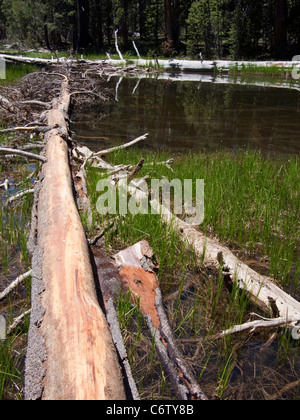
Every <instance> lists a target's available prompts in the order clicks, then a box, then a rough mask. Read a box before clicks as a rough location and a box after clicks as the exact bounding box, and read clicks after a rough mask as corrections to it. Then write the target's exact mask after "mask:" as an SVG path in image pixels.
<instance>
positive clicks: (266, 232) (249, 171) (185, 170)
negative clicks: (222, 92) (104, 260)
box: [89, 150, 300, 287]
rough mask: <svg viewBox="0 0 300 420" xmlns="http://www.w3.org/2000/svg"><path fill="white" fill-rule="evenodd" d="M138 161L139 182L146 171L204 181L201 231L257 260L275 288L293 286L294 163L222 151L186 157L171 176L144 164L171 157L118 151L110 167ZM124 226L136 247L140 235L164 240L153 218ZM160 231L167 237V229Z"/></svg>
mask: <svg viewBox="0 0 300 420" xmlns="http://www.w3.org/2000/svg"><path fill="white" fill-rule="evenodd" d="M141 156H146V162H145V169H143V171H142V172H141V173H140V176H141V177H142V176H144V175H145V174H146V173H147V172H149V171H151V177H153V178H161V176H166V177H167V178H168V179H169V180H171V179H175V178H176V179H177V178H178V179H180V180H182V182H183V181H184V179H193V180H196V179H204V181H205V220H204V223H203V224H202V225H201V226H200V228H201V230H203V231H205V232H206V233H207V234H208V235H217V236H218V238H219V239H220V241H223V242H225V243H227V244H228V245H229V246H231V247H232V248H235V249H236V251H237V252H240V253H241V255H242V256H244V257H246V258H247V259H249V260H256V261H257V263H258V264H257V265H262V266H263V265H264V266H266V267H267V268H268V271H269V272H268V273H267V274H270V275H271V276H273V277H275V279H276V280H277V281H278V282H279V283H280V284H282V285H284V286H288V285H290V284H293V283H294V285H295V287H297V286H298V282H299V276H300V264H299V237H300V226H299V214H300V197H299V194H300V177H299V173H300V171H299V169H300V168H299V159H298V158H297V157H291V158H290V159H288V160H286V161H282V160H280V159H278V160H270V159H266V158H264V157H263V156H262V155H261V154H260V153H259V152H252V151H248V152H238V153H237V154H234V155H233V154H231V153H227V152H223V151H222V152H215V153H203V154H202V153H191V154H189V155H188V156H178V157H177V158H176V159H175V162H174V164H173V165H172V167H173V171H174V172H171V171H170V170H169V169H167V168H166V167H164V166H159V165H155V166H153V167H149V166H148V168H147V163H150V162H155V161H156V162H158V161H164V160H166V159H168V158H169V157H170V155H167V154H166V153H162V154H161V153H160V154H155V153H147V155H146V154H145V152H143V151H140V150H136V151H125V152H124V151H118V152H116V153H115V155H114V156H111V161H112V162H113V163H120V162H125V163H130V162H132V163H133V164H135V163H137V162H138V161H139V159H140V157H141ZM95 176H96V178H97V175H96V172H95ZM96 181H97V179H96V180H95V181H94V184H93V185H90V189H89V190H90V191H93V192H92V193H91V194H94V200H96V199H97V193H96V188H95V186H96V183H97V182H96ZM128 220H129V223H128V225H127V223H126V224H123V225H122V227H121V228H120V229H121V230H120V237H122V238H123V240H124V241H125V240H126V239H127V240H128V241H131V240H132V241H135V240H138V239H139V238H142V237H143V235H144V236H148V237H150V238H151V237H155V238H157V243H159V242H160V240H162V241H163V238H164V235H159V230H160V227H159V224H160V223H161V222H159V221H157V222H156V220H155V217H153V216H152V215H150V216H148V215H147V216H145V217H142V216H141V215H139V217H137V218H133V217H131V216H130V215H129V218H128ZM135 224H136V225H137V226H135ZM126 226H132V229H131V228H129V227H128V229H127V227H126ZM149 229H150V230H149ZM165 230H166V232H168V231H169V230H168V228H166V227H165ZM155 232H157V233H155ZM158 238H161V239H158ZM154 242H155V241H154ZM164 245H166V244H164ZM154 246H155V243H154Z"/></svg>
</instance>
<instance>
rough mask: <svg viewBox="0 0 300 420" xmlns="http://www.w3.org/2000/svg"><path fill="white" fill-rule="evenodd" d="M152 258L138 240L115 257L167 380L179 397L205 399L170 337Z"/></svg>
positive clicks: (143, 243) (145, 242)
mask: <svg viewBox="0 0 300 420" xmlns="http://www.w3.org/2000/svg"><path fill="white" fill-rule="evenodd" d="M152 257H153V251H152V249H151V248H150V246H149V244H148V243H147V241H141V242H139V243H137V244H136V245H134V246H132V247H130V248H128V249H126V250H125V251H121V252H119V253H118V254H117V255H115V261H116V264H117V266H118V268H119V273H120V276H121V280H122V286H123V288H124V289H125V290H129V291H130V292H131V293H132V295H133V299H136V298H138V299H139V305H140V310H141V312H142V314H143V315H144V317H145V319H146V322H147V324H148V327H149V329H150V331H151V334H152V337H153V339H154V341H155V344H156V350H157V353H158V355H159V358H160V360H161V362H162V365H163V368H164V370H165V371H166V374H167V377H168V380H170V382H171V383H172V385H173V387H174V389H175V392H176V393H177V396H178V398H180V399H182V400H207V397H206V395H205V394H204V393H203V391H202V390H201V388H200V386H199V384H198V382H197V380H196V379H195V378H194V375H193V374H192V372H191V370H190V369H189V367H188V366H187V365H186V363H185V361H184V357H183V355H182V353H181V350H180V349H179V346H178V344H177V341H176V339H175V337H174V335H173V332H172V329H171V326H170V324H169V321H168V318H167V315H166V313H165V311H164V307H163V301H162V295H161V291H160V288H159V284H158V280H157V278H156V275H155V273H154V272H153V271H151V265H150V264H149V261H151V258H152Z"/></svg>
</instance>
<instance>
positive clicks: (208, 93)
mask: <svg viewBox="0 0 300 420" xmlns="http://www.w3.org/2000/svg"><path fill="white" fill-rule="evenodd" d="M198 77H199V76H198ZM204 80H206V79H204ZM212 80H213V79H212ZM109 85H110V86H111V88H112V89H113V90H114V91H115V98H114V101H113V103H112V104H110V105H108V106H106V108H105V115H104V116H103V115H99V111H95V112H90V113H89V115H82V114H81V113H80V111H79V112H76V111H75V112H74V113H73V115H72V122H73V124H72V128H73V130H74V131H75V133H76V136H75V137H77V139H78V140H79V141H80V142H83V143H85V144H86V145H87V146H89V147H91V148H92V149H94V150H97V149H99V146H102V145H103V144H107V143H112V144H114V143H119V142H125V141H129V140H130V139H133V138H135V137H138V136H140V135H141V134H144V133H146V132H148V133H150V136H149V139H148V140H147V143H146V145H147V146H149V147H151V148H155V149H157V148H170V149H173V150H176V151H178V150H180V151H183V152H188V151H189V150H202V149H208V150H209V149H213V150H215V149H218V148H220V147H223V148H226V149H227V148H228V149H237V148H251V149H259V150H262V152H263V153H264V154H271V155H277V154H279V155H287V154H298V153H299V151H300V139H299V134H300V118H299V113H300V92H299V91H297V90H293V89H280V88H276V87H272V88H271V87H264V86H253V85H252V86H251V85H241V84H238V83H237V84H234V83H232V84H229V83H224V84H222V83H220V82H218V83H205V82H203V81H201V80H200V81H198V82H196V81H178V82H175V81H173V80H160V79H154V78H152V79H151V78H148V79H141V80H137V79H127V78H123V79H119V78H113V79H112V80H111V81H110V82H109Z"/></svg>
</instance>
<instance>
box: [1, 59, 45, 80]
mask: <svg viewBox="0 0 300 420" xmlns="http://www.w3.org/2000/svg"><path fill="white" fill-rule="evenodd" d="M37 70H38V67H36V66H31V65H27V64H26V65H22V64H10V63H6V78H5V79H0V86H2V85H12V84H13V83H16V82H17V81H18V80H19V79H20V78H21V77H24V76H26V75H27V74H29V73H32V72H34V71H37Z"/></svg>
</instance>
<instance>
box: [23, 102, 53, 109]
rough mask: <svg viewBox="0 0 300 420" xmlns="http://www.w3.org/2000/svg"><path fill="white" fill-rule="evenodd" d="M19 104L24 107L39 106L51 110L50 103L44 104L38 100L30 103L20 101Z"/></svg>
mask: <svg viewBox="0 0 300 420" xmlns="http://www.w3.org/2000/svg"><path fill="white" fill-rule="evenodd" d="M19 104H22V105H38V106H41V107H43V108H46V109H51V106H52V105H51V103H49V102H42V101H37V100H30V101H20V102H19Z"/></svg>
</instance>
